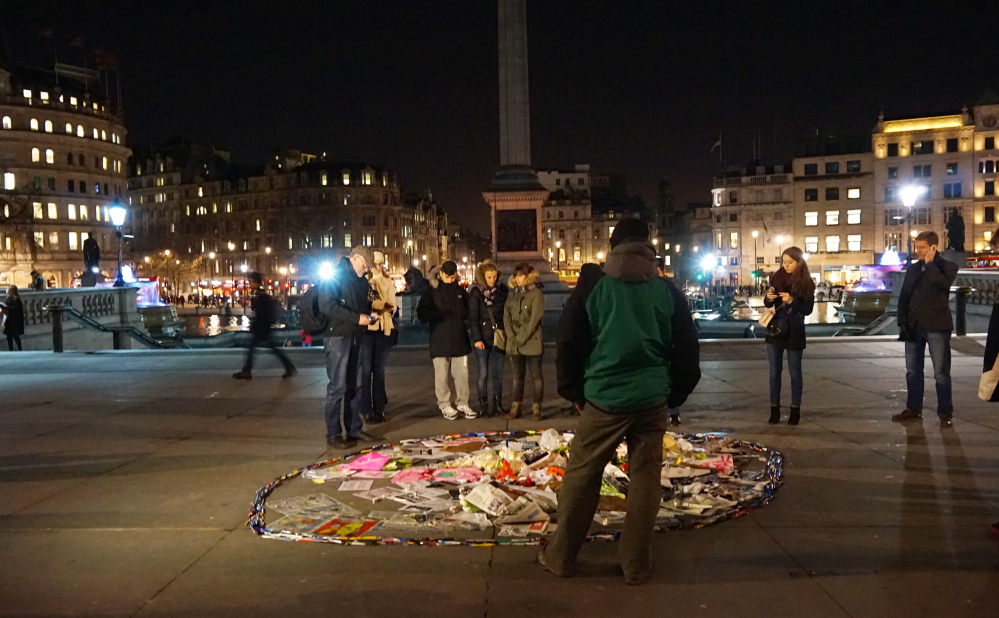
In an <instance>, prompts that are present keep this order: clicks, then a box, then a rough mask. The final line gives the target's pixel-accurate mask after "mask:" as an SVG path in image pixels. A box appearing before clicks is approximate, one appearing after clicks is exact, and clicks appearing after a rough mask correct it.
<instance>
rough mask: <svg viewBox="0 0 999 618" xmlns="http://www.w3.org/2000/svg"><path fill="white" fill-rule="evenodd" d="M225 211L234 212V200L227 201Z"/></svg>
mask: <svg viewBox="0 0 999 618" xmlns="http://www.w3.org/2000/svg"><path fill="white" fill-rule="evenodd" d="M225 211H226V212H232V202H226V203H225Z"/></svg>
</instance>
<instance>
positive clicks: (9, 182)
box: [3, 172, 17, 191]
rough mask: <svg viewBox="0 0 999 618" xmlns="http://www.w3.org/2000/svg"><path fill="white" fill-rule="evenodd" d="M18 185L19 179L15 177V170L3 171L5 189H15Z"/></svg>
mask: <svg viewBox="0 0 999 618" xmlns="http://www.w3.org/2000/svg"><path fill="white" fill-rule="evenodd" d="M16 187H17V180H16V179H15V177H14V173H13V172H4V173H3V189H4V191H13V190H14V189H15V188H16Z"/></svg>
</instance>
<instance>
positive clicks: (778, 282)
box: [763, 267, 815, 350]
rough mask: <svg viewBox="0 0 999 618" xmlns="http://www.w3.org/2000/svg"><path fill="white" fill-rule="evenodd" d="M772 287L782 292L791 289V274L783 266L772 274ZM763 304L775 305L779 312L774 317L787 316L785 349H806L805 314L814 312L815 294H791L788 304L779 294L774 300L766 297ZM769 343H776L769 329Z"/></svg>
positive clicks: (775, 290)
mask: <svg viewBox="0 0 999 618" xmlns="http://www.w3.org/2000/svg"><path fill="white" fill-rule="evenodd" d="M770 287H772V288H773V289H774V292H776V293H777V294H780V293H781V292H790V291H791V275H790V274H788V272H787V271H786V270H784V268H783V267H781V268H780V269H779V270H778V271H777V272H775V273H774V274H773V275H771V276H770ZM763 304H764V305H766V306H767V307H774V308H775V309H776V310H777V314H776V315H775V316H774V319H775V320H776V319H779V318H781V317H785V318H786V319H787V320H788V322H789V325H790V329H789V330H788V336H787V339H784V340H783V341H781V343H783V344H784V349H786V350H804V349H805V316H806V315H810V314H811V313H812V308H813V307H814V306H815V294H814V293H812V294H808V296H807V298H805V297H801V296H794V295H793V294H792V295H791V303H790V304H788V305H785V304H784V300H783V299H782V298H780V297H779V296H778V297H777V298H775V299H773V300H769V299H766V298H764V300H763ZM767 343H775V342H774V340H773V339H772V338H771V337H770V333H769V331H768V332H767Z"/></svg>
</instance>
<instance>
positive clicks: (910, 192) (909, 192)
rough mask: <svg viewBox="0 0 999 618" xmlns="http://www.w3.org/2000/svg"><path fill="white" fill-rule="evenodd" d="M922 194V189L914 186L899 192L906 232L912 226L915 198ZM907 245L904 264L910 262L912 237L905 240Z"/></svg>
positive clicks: (908, 186)
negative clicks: (903, 209)
mask: <svg viewBox="0 0 999 618" xmlns="http://www.w3.org/2000/svg"><path fill="white" fill-rule="evenodd" d="M922 192H923V188H922V187H917V186H916V185H905V186H904V187H902V188H901V190H899V195H900V196H901V197H902V204H903V205H904V206H905V208H906V211H905V228H906V231H908V230H909V228H910V227H911V226H912V207H913V206H915V205H916V197H917V196H919V194H920V193H922ZM906 240H907V241H908V243H909V246H908V250H907V251H906V253H905V259H906V260H907V262H906V263H908V262H909V261H911V256H912V236H911V235H910V236H909V238H908V239H906Z"/></svg>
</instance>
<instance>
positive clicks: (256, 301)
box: [232, 272, 298, 380]
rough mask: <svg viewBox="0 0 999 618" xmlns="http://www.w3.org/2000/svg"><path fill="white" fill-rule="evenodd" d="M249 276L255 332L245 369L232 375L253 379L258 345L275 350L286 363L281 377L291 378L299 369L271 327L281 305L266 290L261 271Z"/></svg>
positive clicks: (253, 331) (278, 314) (252, 328)
mask: <svg viewBox="0 0 999 618" xmlns="http://www.w3.org/2000/svg"><path fill="white" fill-rule="evenodd" d="M247 278H248V279H249V281H250V288H251V289H252V290H253V300H252V301H251V302H250V307H251V308H252V309H253V319H252V320H250V332H251V333H252V334H253V340H252V341H251V342H250V346H249V347H248V348H247V350H246V363H245V364H244V365H243V370H242V371H240V372H238V373H234V374H233V375H232V377H234V378H236V379H237V380H250V379H252V378H253V374H252V373H251V372H252V371H253V350H254V349H255V348H257V347H263V348H268V349H270V351H271V352H274V354H275V355H276V356H277V357H278V360H280V361H281V364H282V365H284V375H283V376H281V377H282V378H290V377H292V376H294V375H295V374H296V373H298V371H297V370H296V369H295V365H293V364H292V363H291V361H290V360H289V359H288V357H287V356H286V355H285V353H284V352H282V351H281V348H280V346H278V344H277V342H275V341H274V338H273V337H272V336H271V327H272V326H274V324H276V323H277V321H278V317H279V316H280V314H281V307H279V306H278V304H277V301H276V300H274V297H272V296H271V295H270V294H268V293H267V292H265V291H264V286H263V277H261V275H260V273H258V272H252V273H250V274H249V275H248V277H247Z"/></svg>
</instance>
